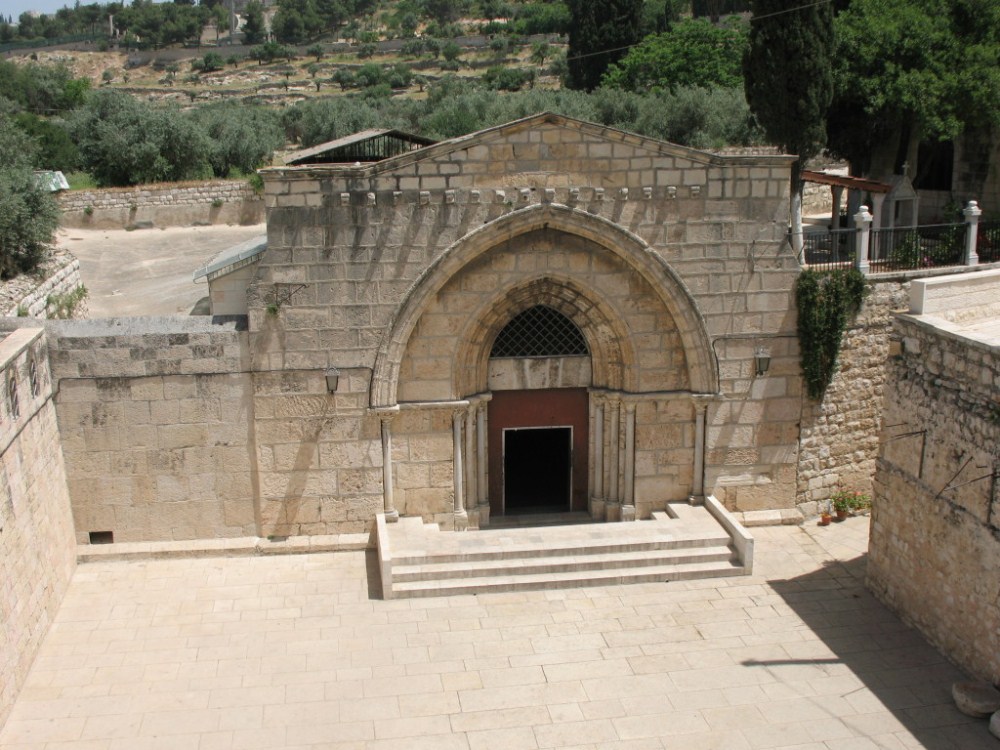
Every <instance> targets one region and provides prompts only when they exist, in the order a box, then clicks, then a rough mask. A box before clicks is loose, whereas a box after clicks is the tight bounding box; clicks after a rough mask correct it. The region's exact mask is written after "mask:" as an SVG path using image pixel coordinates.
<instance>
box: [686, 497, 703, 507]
mask: <svg viewBox="0 0 1000 750" xmlns="http://www.w3.org/2000/svg"><path fill="white" fill-rule="evenodd" d="M704 504H705V496H704V495H688V505H704Z"/></svg>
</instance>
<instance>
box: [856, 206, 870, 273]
mask: <svg viewBox="0 0 1000 750" xmlns="http://www.w3.org/2000/svg"><path fill="white" fill-rule="evenodd" d="M854 226H856V227H857V228H858V234H857V242H858V259H857V264H858V270H859V271H861V273H863V274H864V275H865V276H867V275H868V274H869V273H871V263H870V262H869V261H868V248H869V242H870V237H871V229H872V215H871V214H870V213H868V206H862V207H861V210H860V211H858V212H857V213H856V214H854Z"/></svg>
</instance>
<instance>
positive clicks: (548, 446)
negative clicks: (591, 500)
mask: <svg viewBox="0 0 1000 750" xmlns="http://www.w3.org/2000/svg"><path fill="white" fill-rule="evenodd" d="M503 436H504V460H503V476H504V511H505V512H506V513H507V514H511V513H565V512H567V511H568V510H569V509H570V497H571V492H572V467H573V429H572V428H571V427H529V428H519V429H518V428H513V429H506V430H504V432H503Z"/></svg>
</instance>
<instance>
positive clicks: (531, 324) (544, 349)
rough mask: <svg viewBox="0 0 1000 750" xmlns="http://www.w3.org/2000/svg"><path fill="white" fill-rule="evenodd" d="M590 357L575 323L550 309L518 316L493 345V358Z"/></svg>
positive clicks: (536, 309) (543, 307) (538, 308)
mask: <svg viewBox="0 0 1000 750" xmlns="http://www.w3.org/2000/svg"><path fill="white" fill-rule="evenodd" d="M589 354H590V350H589V349H587V342H586V340H585V339H584V338H583V334H582V333H580V329H579V328H577V327H576V324H574V323H573V321H572V320H570V319H569V318H567V317H566V316H565V315H563V314H562V313H561V312H559V311H558V310H554V309H553V308H551V307H547V306H546V305H536V306H535V307H530V308H528V309H527V310H525V311H524V312H522V313H520V314H518V315H515V316H514V317H513V318H511V320H510V322H509V323H507V325H506V326H504V328H503V330H502V331H500V334H499V335H498V336H497V338H496V341H494V342H493V349H492V350H491V351H490V356H491V357H572V356H586V355H589Z"/></svg>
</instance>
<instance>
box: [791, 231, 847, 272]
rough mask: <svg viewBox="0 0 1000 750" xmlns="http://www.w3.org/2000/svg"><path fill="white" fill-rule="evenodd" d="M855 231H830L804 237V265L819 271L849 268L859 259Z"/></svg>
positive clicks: (808, 233) (808, 234)
mask: <svg viewBox="0 0 1000 750" xmlns="http://www.w3.org/2000/svg"><path fill="white" fill-rule="evenodd" d="M857 235H858V232H857V230H855V229H828V230H825V231H820V232H805V233H804V234H803V235H802V258H803V263H804V264H805V265H807V266H808V267H809V268H812V269H814V270H817V271H829V270H833V269H835V268H848V267H850V266H852V265H854V262H855V259H856V258H857V252H856V244H857Z"/></svg>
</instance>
